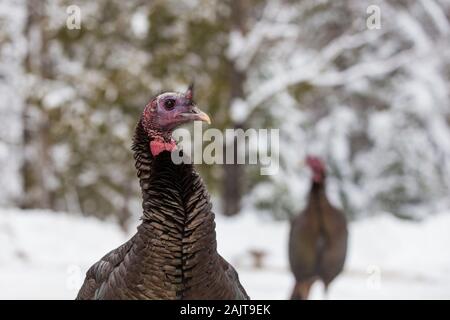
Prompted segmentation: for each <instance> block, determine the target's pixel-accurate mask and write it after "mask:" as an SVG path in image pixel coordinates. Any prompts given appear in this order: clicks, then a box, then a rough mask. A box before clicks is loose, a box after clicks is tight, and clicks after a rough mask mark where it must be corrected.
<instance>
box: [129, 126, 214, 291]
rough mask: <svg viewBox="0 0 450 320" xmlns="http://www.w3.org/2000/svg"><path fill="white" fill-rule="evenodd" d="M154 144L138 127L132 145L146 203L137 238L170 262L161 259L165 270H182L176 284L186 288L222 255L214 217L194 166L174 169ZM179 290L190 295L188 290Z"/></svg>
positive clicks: (174, 165)
mask: <svg viewBox="0 0 450 320" xmlns="http://www.w3.org/2000/svg"><path fill="white" fill-rule="evenodd" d="M149 143H150V139H149V137H148V135H147V134H146V132H145V131H144V129H143V127H142V124H141V122H139V124H138V126H137V127H136V133H135V136H134V142H133V151H134V158H135V160H136V163H135V166H136V169H137V175H138V177H139V182H140V186H141V190H142V198H143V202H142V207H143V216H142V220H143V223H142V224H141V225H140V226H139V227H138V235H139V234H141V236H143V237H147V238H148V242H149V243H152V247H151V249H150V250H149V251H153V253H154V252H159V251H160V252H162V254H163V255H164V256H165V257H169V258H170V259H169V260H161V261H162V262H161V261H159V260H158V261H159V262H161V266H160V267H161V268H164V267H167V264H169V265H170V267H173V268H175V269H176V270H182V272H181V273H179V274H178V273H177V276H179V277H181V278H179V279H177V280H176V281H175V280H174V281H175V282H177V283H178V282H180V281H181V283H183V284H185V283H186V281H187V280H186V277H188V276H189V274H192V273H195V270H196V269H199V270H200V269H202V270H203V269H204V268H207V266H205V265H204V264H208V263H210V262H211V261H213V260H214V258H215V256H214V255H217V254H216V235H215V224H214V214H212V213H211V203H210V202H209V196H208V193H207V191H206V188H205V186H204V184H203V181H202V180H201V178H200V176H199V175H198V174H197V173H196V172H195V170H194V167H193V166H192V165H191V164H179V165H176V164H174V163H173V162H172V160H171V156H170V153H169V152H167V151H163V152H162V153H160V154H159V155H157V156H156V157H154V156H153V155H152V154H151V152H150V147H149ZM149 254H150V253H149ZM199 256H201V259H198V257H199ZM158 261H153V262H152V263H158ZM168 261H169V262H168ZM180 290H186V287H183V288H181V289H180V288H179V290H178V291H180Z"/></svg>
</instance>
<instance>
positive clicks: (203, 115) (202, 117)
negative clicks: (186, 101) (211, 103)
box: [192, 107, 211, 124]
mask: <svg viewBox="0 0 450 320" xmlns="http://www.w3.org/2000/svg"><path fill="white" fill-rule="evenodd" d="M192 112H193V113H194V114H195V116H194V118H195V119H197V120H200V121H204V122H206V123H207V124H211V119H210V118H209V116H208V115H207V114H206V113H204V112H203V111H202V110H200V109H199V108H197V107H194V108H193V109H192Z"/></svg>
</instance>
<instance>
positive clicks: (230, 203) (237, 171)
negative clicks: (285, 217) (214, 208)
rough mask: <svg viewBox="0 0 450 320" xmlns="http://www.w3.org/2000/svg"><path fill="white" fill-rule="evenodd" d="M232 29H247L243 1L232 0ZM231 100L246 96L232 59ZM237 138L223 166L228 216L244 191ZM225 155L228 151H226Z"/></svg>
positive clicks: (242, 78)
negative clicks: (238, 159) (232, 150)
mask: <svg viewBox="0 0 450 320" xmlns="http://www.w3.org/2000/svg"><path fill="white" fill-rule="evenodd" d="M231 17H232V20H231V24H232V25H231V29H232V30H239V31H240V32H242V33H244V34H245V32H246V30H245V18H246V8H245V5H244V3H243V1H239V0H232V1H231ZM229 70H230V75H229V81H230V101H229V106H231V105H232V103H233V101H234V100H235V99H237V98H242V99H243V98H244V82H245V78H246V75H245V72H244V71H240V70H238V69H237V68H236V66H235V64H234V62H233V61H230V68H229ZM233 128H234V129H244V130H245V124H244V123H233ZM236 142H237V141H236V139H235V141H234V142H233V143H234V163H233V164H224V166H223V191H222V203H223V213H224V214H225V215H227V216H232V215H235V214H237V213H239V210H240V209H241V199H242V194H243V192H244V186H243V182H244V181H245V179H244V174H245V170H244V169H245V168H244V165H238V164H237V163H236V162H237V161H236V160H237V159H236V158H237V157H236V151H237V149H238V148H237V145H236ZM224 155H226V153H225V152H224Z"/></svg>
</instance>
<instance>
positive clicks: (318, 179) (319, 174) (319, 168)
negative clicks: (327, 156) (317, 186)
mask: <svg viewBox="0 0 450 320" xmlns="http://www.w3.org/2000/svg"><path fill="white" fill-rule="evenodd" d="M306 163H307V164H308V166H309V167H310V169H311V171H312V173H313V177H312V178H313V181H314V182H315V183H323V182H324V180H325V176H326V170H325V165H324V163H323V162H322V160H320V159H319V158H318V157H316V156H307V157H306Z"/></svg>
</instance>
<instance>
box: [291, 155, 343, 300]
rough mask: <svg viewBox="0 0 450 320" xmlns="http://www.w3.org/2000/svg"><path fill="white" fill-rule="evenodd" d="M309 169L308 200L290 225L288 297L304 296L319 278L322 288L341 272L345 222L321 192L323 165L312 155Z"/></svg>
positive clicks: (303, 297) (322, 191)
mask: <svg viewBox="0 0 450 320" xmlns="http://www.w3.org/2000/svg"><path fill="white" fill-rule="evenodd" d="M306 162H307V164H308V166H309V167H310V169H311V170H312V172H313V175H312V184H311V190H310V193H309V201H308V205H307V207H306V209H305V210H304V212H303V213H302V214H301V215H299V216H297V217H296V218H295V219H294V220H293V221H292V225H291V232H290V236H289V262H290V266H291V270H292V272H293V273H294V276H295V280H296V283H295V286H294V290H293V292H292V295H291V299H295V300H300V299H307V298H308V295H309V290H310V288H311V286H312V284H313V283H314V282H315V281H316V280H322V281H323V283H324V285H325V291H327V289H328V285H329V284H330V282H331V281H332V280H333V279H334V278H335V277H336V276H337V275H338V274H339V273H340V272H341V271H342V269H343V267H344V262H345V256H346V252H347V238H348V232H347V222H346V219H345V215H344V214H343V213H342V212H341V211H339V210H337V209H335V208H334V207H333V206H332V205H331V204H330V202H329V201H328V199H327V196H326V193H325V182H326V180H325V178H326V172H325V166H324V164H323V163H322V161H321V160H320V159H318V158H316V157H311V156H309V157H307V159H306Z"/></svg>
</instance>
